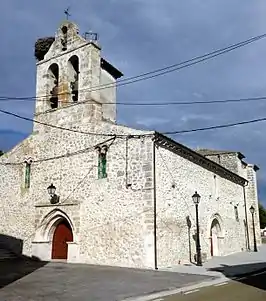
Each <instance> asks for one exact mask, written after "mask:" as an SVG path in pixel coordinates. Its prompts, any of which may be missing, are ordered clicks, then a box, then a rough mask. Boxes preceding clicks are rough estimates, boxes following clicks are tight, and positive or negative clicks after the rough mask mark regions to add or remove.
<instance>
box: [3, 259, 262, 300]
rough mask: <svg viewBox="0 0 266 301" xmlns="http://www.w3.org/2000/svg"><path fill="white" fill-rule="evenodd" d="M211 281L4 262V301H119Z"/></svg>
mask: <svg viewBox="0 0 266 301" xmlns="http://www.w3.org/2000/svg"><path fill="white" fill-rule="evenodd" d="M15 279H18V280H17V281H14V280H15ZM207 279H209V280H210V279H211V277H206V276H199V275H189V274H181V273H172V272H160V271H151V270H149V271H147V270H137V269H125V268H113V267H103V266H102V267H101V266H90V265H81V264H64V263H54V262H52V263H48V264H46V265H44V266H42V264H41V263H38V262H36V263H34V262H31V261H28V262H27V261H25V262H13V261H11V262H9V263H7V262H6V263H3V262H0V287H2V288H1V289H0V300H1V301H30V300H32V301H33V300H34V301H40V300H42V301H43V300H45V301H55V300H56V301H61V300H64V301H76V300H79V301H88V300H92V301H116V300H123V299H125V298H129V297H135V296H140V295H144V294H151V293H153V292H156V291H157V292H158V291H162V290H167V289H174V288H180V287H183V286H186V285H191V284H194V283H198V282H202V281H204V280H207ZM256 301H257V300H256Z"/></svg>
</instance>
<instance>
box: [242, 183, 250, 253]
mask: <svg viewBox="0 0 266 301" xmlns="http://www.w3.org/2000/svg"><path fill="white" fill-rule="evenodd" d="M247 185H248V183H247V182H246V183H245V185H244V186H243V194H244V204H245V218H246V235H247V247H248V250H249V251H250V242H249V231H248V213H247V199H246V189H245V187H246V186H247Z"/></svg>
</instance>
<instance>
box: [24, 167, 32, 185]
mask: <svg viewBox="0 0 266 301" xmlns="http://www.w3.org/2000/svg"><path fill="white" fill-rule="evenodd" d="M30 172H31V165H30V163H26V167H25V188H30Z"/></svg>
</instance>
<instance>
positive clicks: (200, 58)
mask: <svg viewBox="0 0 266 301" xmlns="http://www.w3.org/2000/svg"><path fill="white" fill-rule="evenodd" d="M265 37H266V34H262V35H259V36H255V37H253V38H250V39H248V40H245V41H242V42H239V43H236V44H232V45H230V46H227V47H225V48H221V49H218V50H215V51H212V52H209V53H207V54H204V55H201V56H197V57H194V58H192V59H189V60H186V61H183V62H180V63H176V64H173V65H170V66H167V67H163V68H160V69H156V70H153V71H149V72H146V73H142V74H139V75H136V76H132V77H128V78H124V79H121V80H118V81H117V82H116V83H114V84H113V83H110V84H104V85H98V86H94V87H91V88H84V89H80V90H79V91H85V90H88V91H91V92H92V91H98V90H102V89H106V88H110V87H113V86H118V87H119V86H124V85H128V84H132V83H136V82H139V81H143V80H148V79H152V78H155V77H158V76H161V75H165V74H167V73H171V72H174V71H177V70H180V69H184V68H187V67H190V66H193V65H195V64H198V63H201V62H203V61H206V60H209V59H211V58H214V57H217V56H219V55H222V54H224V53H227V52H230V51H233V50H235V49H238V48H240V47H243V46H245V45H248V44H250V43H253V42H255V41H258V40H261V39H263V38H265ZM61 94H62V95H63V94H66V93H61ZM58 95H60V93H59V94H58ZM48 96H49V95H43V96H38V97H36V96H32V97H14V96H13V97H11V96H0V100H9V99H20V100H23V99H38V100H40V99H41V98H47V97H48Z"/></svg>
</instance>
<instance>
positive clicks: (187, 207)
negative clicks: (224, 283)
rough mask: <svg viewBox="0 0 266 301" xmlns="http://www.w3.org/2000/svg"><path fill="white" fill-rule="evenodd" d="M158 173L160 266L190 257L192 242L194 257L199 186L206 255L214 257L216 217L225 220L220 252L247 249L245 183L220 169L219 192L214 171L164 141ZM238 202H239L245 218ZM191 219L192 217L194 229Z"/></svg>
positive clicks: (158, 152)
mask: <svg viewBox="0 0 266 301" xmlns="http://www.w3.org/2000/svg"><path fill="white" fill-rule="evenodd" d="M156 177H157V179H156V182H157V183H158V186H157V227H158V230H157V235H158V241H157V243H158V265H159V267H164V266H171V265H176V264H178V263H179V262H181V263H182V262H188V261H190V256H189V242H190V243H191V257H192V260H193V258H194V254H195V253H196V245H195V239H194V238H193V236H194V235H195V233H196V224H195V205H194V204H193V202H192V195H193V194H194V192H195V191H197V192H198V193H199V194H200V195H201V201H200V204H199V219H200V238H201V247H202V254H203V256H204V255H205V256H207V257H210V228H211V223H212V220H213V219H214V217H217V218H218V220H219V222H220V226H221V233H220V234H219V237H220V238H219V253H220V255H226V254H230V253H233V252H239V251H241V250H244V249H245V244H246V242H245V231H244V223H243V220H244V198H243V188H242V187H241V186H240V185H237V184H235V183H233V182H231V181H229V180H226V179H224V178H221V177H220V176H218V175H216V181H218V182H219V185H218V187H219V190H218V191H217V195H218V197H215V195H214V189H213V187H214V174H213V173H212V172H210V171H208V170H206V169H204V168H202V167H201V166H199V165H196V164H194V163H192V162H190V161H188V160H186V159H184V158H182V157H180V156H178V155H176V154H174V153H172V152H171V151H169V150H166V149H164V148H161V147H159V148H156ZM234 206H237V208H238V215H239V221H237V220H236V216H235V211H234ZM187 219H189V221H190V222H191V229H190V234H189V228H188V224H189V223H187ZM194 237H195V236H194ZM205 256H204V257H205Z"/></svg>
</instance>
